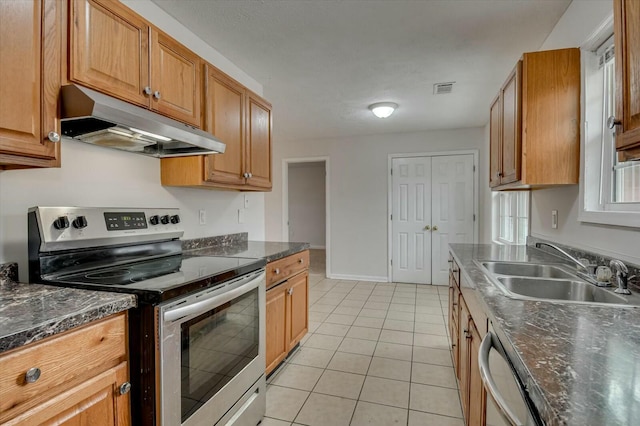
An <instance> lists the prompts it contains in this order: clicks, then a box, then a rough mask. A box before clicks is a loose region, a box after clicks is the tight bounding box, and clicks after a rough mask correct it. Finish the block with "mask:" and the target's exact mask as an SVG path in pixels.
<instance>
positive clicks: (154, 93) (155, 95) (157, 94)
mask: <svg viewBox="0 0 640 426" xmlns="http://www.w3.org/2000/svg"><path fill="white" fill-rule="evenodd" d="M153 97H154V98H156V99H160V92H159V91H157V90H156V91H155V92H153Z"/></svg>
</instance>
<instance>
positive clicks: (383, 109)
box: [369, 102, 398, 118]
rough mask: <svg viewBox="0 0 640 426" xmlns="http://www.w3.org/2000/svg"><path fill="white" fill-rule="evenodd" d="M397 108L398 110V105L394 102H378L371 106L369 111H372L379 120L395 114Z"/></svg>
mask: <svg viewBox="0 0 640 426" xmlns="http://www.w3.org/2000/svg"><path fill="white" fill-rule="evenodd" d="M396 108H398V104H396V103H393V102H378V103H375V104H371V105H369V109H370V110H371V112H372V113H373V115H375V116H376V117H378V118H387V117H389V116H390V115H391V114H393V111H395V110H396Z"/></svg>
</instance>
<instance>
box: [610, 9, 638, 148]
mask: <svg viewBox="0 0 640 426" xmlns="http://www.w3.org/2000/svg"><path fill="white" fill-rule="evenodd" d="M613 16H614V33H615V46H616V116H615V118H614V120H618V122H619V124H618V125H617V128H616V149H617V151H618V152H619V157H620V159H621V160H622V161H627V160H631V159H640V2H638V1H637V0H614V14H613Z"/></svg>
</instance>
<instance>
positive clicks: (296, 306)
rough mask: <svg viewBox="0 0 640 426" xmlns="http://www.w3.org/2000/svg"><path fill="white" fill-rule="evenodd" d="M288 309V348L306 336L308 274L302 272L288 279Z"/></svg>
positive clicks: (307, 321) (307, 325)
mask: <svg viewBox="0 0 640 426" xmlns="http://www.w3.org/2000/svg"><path fill="white" fill-rule="evenodd" d="M288 287H289V290H288V295H289V309H288V312H287V314H288V316H289V318H290V320H289V324H290V325H291V327H290V330H289V347H288V350H287V351H290V350H291V349H293V347H294V346H295V345H297V344H298V342H300V340H301V339H302V338H303V337H304V335H305V334H307V330H308V328H309V297H308V295H309V274H308V273H307V272H303V273H301V274H298V275H296V276H295V277H293V278H290V279H289V282H288Z"/></svg>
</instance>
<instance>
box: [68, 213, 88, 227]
mask: <svg viewBox="0 0 640 426" xmlns="http://www.w3.org/2000/svg"><path fill="white" fill-rule="evenodd" d="M72 223H73V227H74V228H76V229H82V228H86V227H87V225H88V223H87V218H86V217H84V216H78V217H76V218H75V219H74V220H73V222H72Z"/></svg>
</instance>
